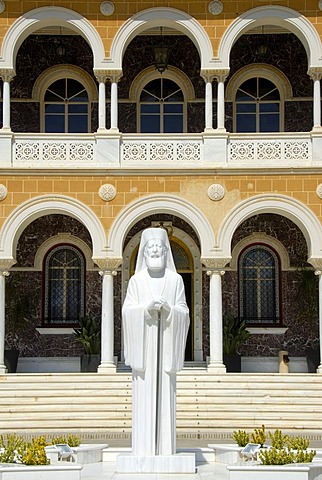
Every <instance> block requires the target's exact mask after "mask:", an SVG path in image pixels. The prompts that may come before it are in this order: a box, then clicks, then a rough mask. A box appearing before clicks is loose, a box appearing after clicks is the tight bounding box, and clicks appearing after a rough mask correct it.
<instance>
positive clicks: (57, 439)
mask: <svg viewBox="0 0 322 480" xmlns="http://www.w3.org/2000/svg"><path fill="white" fill-rule="evenodd" d="M50 443H51V444H52V445H57V444H59V443H67V445H69V446H70V447H79V445H80V444H81V441H80V437H79V436H78V435H73V434H72V433H70V434H68V435H67V436H66V435H56V436H54V437H52V438H51V440H50Z"/></svg>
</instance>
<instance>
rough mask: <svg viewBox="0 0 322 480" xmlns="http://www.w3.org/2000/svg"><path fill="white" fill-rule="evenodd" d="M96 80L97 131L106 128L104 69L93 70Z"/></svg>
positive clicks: (105, 75) (105, 74)
mask: <svg viewBox="0 0 322 480" xmlns="http://www.w3.org/2000/svg"><path fill="white" fill-rule="evenodd" d="M94 73H95V77H96V80H97V81H98V131H99V132H102V131H105V130H106V86H105V84H106V80H107V78H108V77H107V73H106V71H104V70H94Z"/></svg>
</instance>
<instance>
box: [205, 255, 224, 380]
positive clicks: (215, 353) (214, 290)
mask: <svg viewBox="0 0 322 480" xmlns="http://www.w3.org/2000/svg"><path fill="white" fill-rule="evenodd" d="M201 261H202V263H203V264H204V265H205V266H206V268H207V275H209V277H210V286H209V337H210V338H209V341H210V345H209V349H210V359H209V365H208V371H210V372H212V373H224V372H226V367H225V365H224V364H223V345H222V344H223V336H222V331H223V320H222V290H221V277H222V276H223V275H224V273H225V271H224V270H223V267H224V266H225V265H226V264H227V263H228V262H229V259H224V258H218V259H214V258H208V259H205V258H203V259H201Z"/></svg>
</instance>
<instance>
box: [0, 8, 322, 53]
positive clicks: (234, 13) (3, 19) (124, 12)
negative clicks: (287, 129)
mask: <svg viewBox="0 0 322 480" xmlns="http://www.w3.org/2000/svg"><path fill="white" fill-rule="evenodd" d="M222 1H223V4H224V9H223V12H222V14H221V15H218V16H214V15H211V14H209V12H208V4H209V0H207V1H200V0H194V1H184V0H176V1H173V2H171V1H170V2H168V1H165V0H156V1H154V2H151V1H144V0H143V1H142V0H140V1H138V0H122V1H117V0H116V1H114V2H113V3H114V5H115V12H114V14H113V15H111V16H109V17H106V16H104V15H102V14H101V13H100V10H99V7H100V4H101V3H102V2H101V1H95V0H90V1H87V2H85V1H70V2H68V1H64V0H56V1H54V2H53V1H46V0H39V1H31V0H26V1H24V0H22V1H16V0H7V1H6V2H5V3H6V8H5V10H4V12H3V13H2V14H1V15H0V42H1V43H2V40H3V37H4V35H5V34H6V32H7V30H8V28H9V27H10V25H12V23H13V22H14V21H15V20H16V19H17V18H18V17H20V16H21V15H22V14H23V13H24V12H28V11H29V10H33V9H34V8H40V7H46V6H59V7H65V8H69V9H71V10H74V11H75V12H78V13H80V14H81V15H83V16H84V17H86V18H87V19H88V20H89V21H90V22H91V23H92V25H93V26H94V27H95V28H96V29H97V31H98V33H99V35H100V36H101V38H102V41H103V44H104V47H105V51H106V57H109V54H110V47H111V44H112V40H113V38H114V36H115V34H116V32H117V31H118V29H119V28H120V26H121V25H122V24H123V23H124V22H125V21H126V20H127V19H128V18H130V17H131V16H132V15H134V14H135V13H137V12H139V11H142V10H145V9H147V8H153V7H161V6H162V7H172V8H177V9H178V10H182V11H184V12H187V13H189V14H190V15H192V16H193V17H194V18H195V19H196V20H198V21H199V22H200V24H201V25H202V26H203V27H204V29H205V30H206V32H207V34H208V36H209V38H210V40H211V42H212V45H213V49H214V56H216V54H217V51H218V45H219V42H220V39H221V37H222V35H223V33H224V31H225V30H226V28H227V27H228V26H229V25H230V23H231V22H232V21H233V20H234V19H235V18H236V17H238V16H239V15H240V14H241V13H243V12H246V11H247V10H250V9H252V8H255V7H263V6H265V5H270V4H272V5H280V6H285V7H289V8H292V9H294V10H297V11H298V12H300V13H301V14H303V15H305V16H306V17H307V18H308V19H309V20H310V21H311V22H312V24H314V26H315V27H316V29H317V31H318V33H319V35H320V37H321V39H322V12H321V11H320V10H319V9H318V0H279V1H278V2H276V1H271V0H267V1H265V3H264V2H263V1H262V0H243V1H233V0H232V1H231V0H222Z"/></svg>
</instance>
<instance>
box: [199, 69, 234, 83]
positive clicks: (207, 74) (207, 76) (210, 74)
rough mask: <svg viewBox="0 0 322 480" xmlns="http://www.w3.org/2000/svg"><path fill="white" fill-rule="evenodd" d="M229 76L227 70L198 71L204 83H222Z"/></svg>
mask: <svg viewBox="0 0 322 480" xmlns="http://www.w3.org/2000/svg"><path fill="white" fill-rule="evenodd" d="M228 75H229V68H221V69H218V68H214V69H212V68H203V69H202V70H201V71H200V76H201V77H202V78H203V79H204V81H205V82H212V81H213V80H214V79H216V80H217V82H224V81H225V80H226V78H227V77H228Z"/></svg>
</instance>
